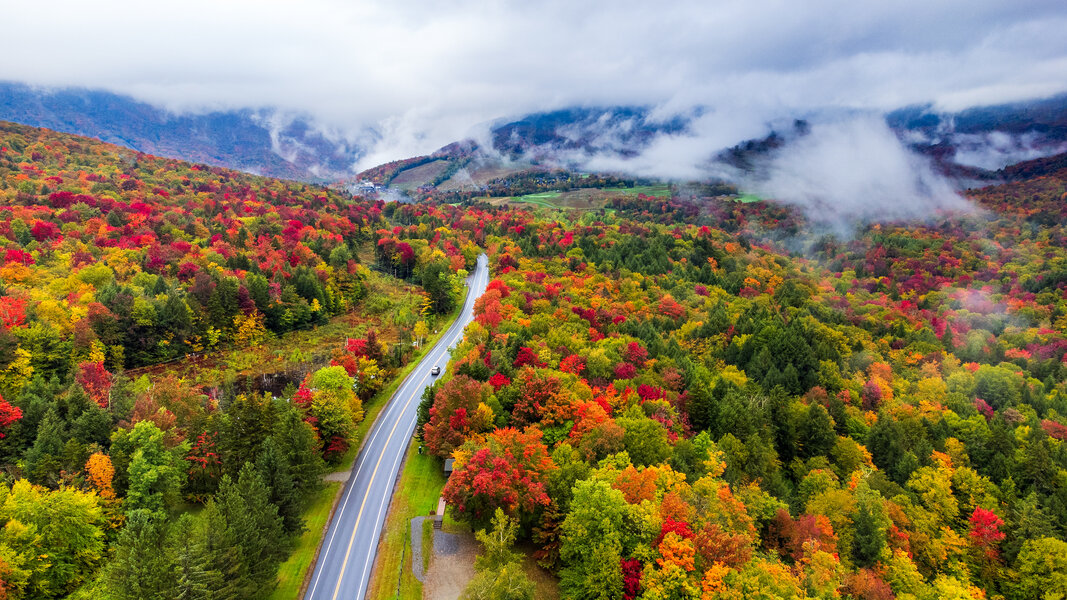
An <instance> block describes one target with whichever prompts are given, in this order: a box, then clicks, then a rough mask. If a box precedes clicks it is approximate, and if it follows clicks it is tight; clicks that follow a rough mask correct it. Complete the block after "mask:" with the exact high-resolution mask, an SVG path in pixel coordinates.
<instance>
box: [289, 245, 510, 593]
mask: <svg viewBox="0 0 1067 600" xmlns="http://www.w3.org/2000/svg"><path fill="white" fill-rule="evenodd" d="M488 284H489V269H488V259H487V258H486V256H485V255H484V254H483V255H481V256H479V257H478V265H477V267H475V269H474V272H473V273H471V275H470V276H469V277H468V278H467V287H468V288H469V291H468V292H467V299H466V301H465V302H464V304H463V310H462V311H461V312H460V314H459V317H458V318H457V319H456V321H455V323H453V324H452V326H451V327H449V329H448V331H446V332H445V334H444V335H443V336H442V337H441V339H440V340H438V342H437V344H435V345H434V346H433V347H432V348H430V351H429V352H427V353H426V356H425V357H423V359H422V361H421V362H419V364H418V366H417V367H415V369H414V370H412V372H411V373H410V374H409V375H408V376H407V378H406V379H405V380H404V383H403V384H401V386H400V388H399V389H398V390H397V391H396V393H395V394H393V397H392V398H390V399H389V404H388V406H386V407H385V409H384V410H383V411H382V412H381V414H380V415H379V416H378V420H377V422H375V424H374V426H373V427H372V428H371V431H370V436H369V437H368V438H367V442H366V444H364V446H363V448H362V450H360V453H359V456H358V457H357V458H356V463H355V465H354V466H353V468H352V475H351V476H350V477H349V479H348V483H347V484H346V486H345V490H344V495H343V496H342V498H341V503H340V505H338V507H337V512H336V513H335V514H334V517H333V521H332V522H331V523H330V528H329V531H327V533H326V539H325V540H324V542H323V546H322V551H321V552H320V553H319V558H318V561H317V563H316V565H315V573H314V575H313V576H312V578H311V583H310V585H309V586H308V591H307V594H306V595H305V596H304V598H305V600H340V599H343V600H362V598H363V597H364V596H365V594H366V593H367V584H368V583H369V580H370V576H371V570H372V569H373V568H374V557H375V555H376V554H377V550H378V537H379V535H380V534H381V531H382V527H383V526H384V524H385V517H386V513H387V512H388V511H389V502H390V500H391V499H392V497H393V484H394V483H395V482H396V477H397V474H398V472H399V470H400V464H401V463H402V462H403V459H404V453H405V452H406V451H407V447H408V443H409V442H410V441H411V435H412V433H413V432H414V431H415V421H416V417H417V414H416V413H417V410H418V407H419V400H420V399H421V398H422V393H423V390H425V389H426V387H427V386H428V385H430V384H432V383H433V381H434V379H435V377H434V376H433V375H431V374H430V370H431V369H432V368H433V367H434V365H439V366H440V367H441V369H442V371H443V370H444V369H445V366H446V365H447V364H448V360H449V352H448V349H449V348H450V347H451V346H453V345H454V344H456V343H457V342H459V340H460V339H462V337H463V329H464V328H465V327H466V326H467V324H468V323H470V322H471V320H472V319H473V318H474V301H475V300H477V299H478V297H479V296H481V295H482V293H483V292H484V291H485V286H486V285H488Z"/></svg>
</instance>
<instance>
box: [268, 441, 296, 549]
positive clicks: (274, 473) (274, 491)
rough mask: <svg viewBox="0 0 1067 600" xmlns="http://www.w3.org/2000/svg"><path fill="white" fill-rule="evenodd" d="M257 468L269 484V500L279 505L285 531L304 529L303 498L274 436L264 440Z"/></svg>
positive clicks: (292, 531)
mask: <svg viewBox="0 0 1067 600" xmlns="http://www.w3.org/2000/svg"><path fill="white" fill-rule="evenodd" d="M256 470H257V471H259V476H260V478H261V479H262V480H263V483H264V484H265V485H266V486H267V490H268V491H269V494H268V500H269V501H270V503H271V504H273V505H274V506H276V507H278V516H280V517H281V518H282V528H283V529H284V530H285V532H286V533H290V534H292V533H299V532H301V531H303V529H304V519H303V518H301V516H300V513H301V508H302V507H303V504H304V503H303V501H302V500H303V499H302V498H301V495H300V492H299V490H297V488H296V485H295V484H294V483H293V475H292V471H291V469H290V467H289V460H288V459H287V458H286V456H285V453H284V452H283V451H282V450H281V448H279V447H278V444H277V443H275V441H274V438H272V437H271V438H267V441H265V442H263V446H262V447H261V448H260V451H259V458H258V459H257V460H256Z"/></svg>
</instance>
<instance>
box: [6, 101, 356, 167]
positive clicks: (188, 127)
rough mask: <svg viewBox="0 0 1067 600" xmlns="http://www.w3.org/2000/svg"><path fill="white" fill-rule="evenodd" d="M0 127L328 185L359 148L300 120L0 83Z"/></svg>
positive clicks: (274, 114) (267, 113)
mask: <svg viewBox="0 0 1067 600" xmlns="http://www.w3.org/2000/svg"><path fill="white" fill-rule="evenodd" d="M0 120H6V121H13V122H16V123H22V124H25V125H32V126H34V127H46V128H48V129H53V130H56V131H61V132H65V133H73V134H76V135H85V136H91V137H95V138H99V139H100V140H102V141H105V142H109V143H113V144H118V145H121V146H126V147H128V148H132V149H134V150H138V151H141V152H146V153H149V154H154V155H157V156H165V157H169V158H180V159H182V160H187V161H191V162H201V163H208V164H212V165H218V166H223V167H229V168H232V169H238V170H241V171H246V172H250V173H258V174H261V175H269V176H272V177H282V178H286V179H298V180H304V181H332V180H337V179H341V178H343V177H346V176H350V175H351V174H352V165H353V164H354V163H355V162H356V160H357V159H358V158H359V156H360V155H361V149H360V148H358V147H355V146H353V145H351V144H350V143H348V142H345V141H344V140H343V139H342V138H341V137H340V136H327V135H325V134H324V133H323V132H321V131H319V130H318V129H316V128H315V127H314V126H313V125H312V124H311V123H309V122H308V121H307V120H305V119H301V118H288V117H286V116H284V115H282V114H280V113H277V112H273V111H267V110H250V109H246V110H238V111H219V112H209V113H204V114H195V115H190V114H183V115H176V114H173V113H170V112H167V111H166V110H163V109H160V108H157V107H155V106H152V105H150V104H146V103H144V102H139V101H137V100H134V99H133V98H129V97H126V96H120V95H117V94H112V93H110V92H104V91H99V90H87V89H73V88H66V89H59V90H47V89H39V88H32V87H29V86H26V85H22V84H17V83H2V82H0Z"/></svg>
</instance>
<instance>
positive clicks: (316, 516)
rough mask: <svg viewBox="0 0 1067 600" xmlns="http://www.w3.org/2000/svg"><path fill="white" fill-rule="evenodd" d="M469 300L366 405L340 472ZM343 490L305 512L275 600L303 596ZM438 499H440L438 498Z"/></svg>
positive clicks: (331, 488)
mask: <svg viewBox="0 0 1067 600" xmlns="http://www.w3.org/2000/svg"><path fill="white" fill-rule="evenodd" d="M465 300H466V297H465V296H464V298H463V299H461V300H460V301H459V302H458V303H457V306H456V308H455V309H453V311H452V312H451V313H450V314H449V315H448V316H447V317H446V318H445V319H444V322H443V325H441V326H440V327H438V330H437V331H438V333H435V334H432V335H430V336H428V337H427V339H426V342H425V343H423V345H422V347H421V348H419V349H418V350H416V351H415V353H414V354H413V355H412V358H411V360H410V361H409V362H408V364H407V366H405V367H404V368H403V369H401V370H400V371H399V372H398V373H397V374H396V376H395V377H393V380H392V381H391V382H390V383H389V385H387V386H385V387H384V388H382V389H381V390H379V391H378V393H377V394H375V395H374V397H373V398H371V399H370V401H368V402H367V403H366V404H365V405H364V407H363V409H364V411H365V415H364V418H363V421H362V422H361V423H360V424H359V426H358V427H357V428H356V432H355V434H354V435H353V443H352V446H351V448H349V450H348V452H347V453H346V454H345V456H344V458H342V459H341V463H340V465H338V466H337V468H336V470H337V471H350V470H351V469H352V465H353V464H354V463H355V461H356V457H357V456H358V455H359V450H360V448H362V446H363V442H364V441H365V440H366V438H367V434H368V433H369V432H370V428H371V427H372V426H373V425H374V422H375V421H376V420H377V419H378V415H379V414H380V413H381V412H382V409H383V408H385V406H386V405H387V404H388V403H389V399H390V398H392V396H393V394H395V393H396V390H397V389H398V388H399V387H400V384H401V383H402V382H403V381H404V379H405V378H406V377H407V376H408V375H409V374H410V373H411V371H413V370H414V369H415V367H416V366H417V365H418V364H419V361H420V360H421V359H422V357H423V355H424V354H425V353H426V350H427V349H428V348H432V347H433V345H434V344H436V343H437V341H438V340H440V339H441V337H442V336H444V334H445V332H446V331H448V329H449V328H450V327H451V326H452V324H453V323H454V322H455V321H456V319H457V318H458V317H459V314H460V311H462V310H463V303H464V302H465ZM409 455H410V453H409ZM441 477H442V481H441V486H444V479H443V477H444V476H443V475H441ZM343 489H344V486H343V485H342V484H341V483H336V482H330V483H327V484H326V487H325V488H324V489H323V490H322V491H320V492H319V495H318V496H316V498H315V500H314V501H313V503H312V506H311V507H309V508H308V510H307V512H305V514H304V519H305V521H306V525H307V530H306V531H305V532H304V534H303V535H302V536H301V537H300V539H299V541H298V542H297V545H296V547H295V548H294V549H293V552H292V554H290V555H289V558H288V559H287V560H286V561H285V562H284V563H282V565H281V567H280V568H279V569H278V587H277V588H276V589H275V590H274V593H273V594H271V596H270V598H271V600H293V599H294V598H298V597H299V595H300V588H301V587H302V585H303V583H304V580H305V579H306V578H307V575H308V572H309V570H310V567H311V562H312V560H313V558H314V557H315V553H316V552H317V551H318V548H319V545H320V544H321V543H322V538H323V536H324V535H325V534H326V524H327V522H328V521H329V518H330V513H331V512H332V511H333V507H334V505H335V504H336V502H337V500H338V499H339V498H340V495H341V492H342V490H343ZM438 492H440V488H438ZM434 499H435V500H436V496H435V497H434ZM409 572H410V569H409ZM412 579H414V578H412ZM416 583H418V582H416Z"/></svg>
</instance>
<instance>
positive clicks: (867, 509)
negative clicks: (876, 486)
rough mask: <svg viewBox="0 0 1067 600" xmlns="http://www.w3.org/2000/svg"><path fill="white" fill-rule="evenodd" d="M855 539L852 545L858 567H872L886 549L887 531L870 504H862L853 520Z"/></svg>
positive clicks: (853, 556) (853, 555)
mask: <svg viewBox="0 0 1067 600" xmlns="http://www.w3.org/2000/svg"><path fill="white" fill-rule="evenodd" d="M853 527H854V533H855V539H854V541H853V543H852V558H853V560H855V561H856V566H859V567H870V566H871V565H873V564H874V563H876V562H877V561H878V559H879V558H880V557H881V556H882V549H883V548H885V529H883V528H882V527H881V526H880V523H879V517H878V514H877V512H876V510H875V509H874V507H872V506H871V504H870V503H869V502H860V503H859V507H858V508H857V509H856V516H855V517H854V518H853Z"/></svg>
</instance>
